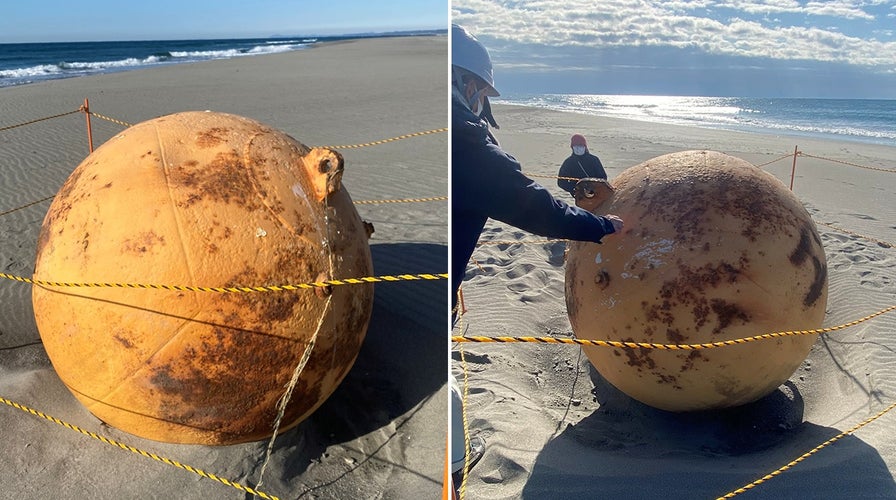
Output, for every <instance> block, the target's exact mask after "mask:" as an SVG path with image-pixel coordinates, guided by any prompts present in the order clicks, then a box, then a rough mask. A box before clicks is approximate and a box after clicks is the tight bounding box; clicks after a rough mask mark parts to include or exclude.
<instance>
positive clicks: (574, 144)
mask: <svg viewBox="0 0 896 500" xmlns="http://www.w3.org/2000/svg"><path fill="white" fill-rule="evenodd" d="M569 147H570V148H571V149H572V154H571V155H569V158H567V159H566V160H564V161H563V165H561V166H560V172H559V173H558V174H557V176H558V179H557V185H558V186H560V189H562V190H564V191H566V192H567V193H569V194H573V190H574V189H575V188H576V183H577V182H578V181H579V179H584V178H586V177H587V178H597V179H604V180H606V179H607V172H606V171H605V170H604V166H603V164H601V162H600V158H598V157H597V156H594V155H593V154H591V152H590V151H588V142H587V141H586V140H585V136H583V135H582V134H575V135H573V136H572V139H571V140H570V141H569Z"/></svg>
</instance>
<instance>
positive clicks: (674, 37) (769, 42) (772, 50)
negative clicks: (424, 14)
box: [452, 0, 896, 71]
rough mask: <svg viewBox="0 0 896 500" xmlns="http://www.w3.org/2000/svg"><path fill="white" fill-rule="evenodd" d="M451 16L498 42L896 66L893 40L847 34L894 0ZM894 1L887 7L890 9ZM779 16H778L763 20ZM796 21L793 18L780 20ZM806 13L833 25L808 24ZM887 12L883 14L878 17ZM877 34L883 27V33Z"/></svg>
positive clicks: (564, 6) (555, 8)
mask: <svg viewBox="0 0 896 500" xmlns="http://www.w3.org/2000/svg"><path fill="white" fill-rule="evenodd" d="M452 3H453V5H452V14H453V16H452V17H453V20H454V22H457V23H459V24H463V25H466V26H467V27H468V28H469V29H470V30H471V31H472V32H473V33H479V34H483V35H488V36H489V37H492V38H493V39H496V40H498V41H500V42H510V43H520V44H537V45H543V46H557V47H564V46H579V47H620V46H641V47H644V46H665V47H678V48H696V49H699V50H702V51H704V52H706V53H709V54H717V55H737V56H746V57H768V58H774V59H788V60H795V59H805V60H815V61H825V62H839V63H847V64H853V65H861V66H870V67H876V68H878V69H880V70H881V71H886V70H889V69H891V67H893V66H896V42H888V41H880V40H877V39H875V38H870V36H871V35H870V33H871V31H873V30H867V31H868V33H869V35H868V36H869V38H863V37H859V36H856V35H847V34H844V33H843V32H841V31H843V30H841V29H839V28H838V27H839V26H840V23H841V22H843V21H844V20H846V21H851V22H855V23H870V22H871V21H872V20H874V16H873V15H872V14H870V13H869V12H870V11H871V10H872V9H870V8H869V7H874V8H876V9H877V11H880V8H879V7H880V6H887V5H889V4H890V3H896V2H892V0H889V1H884V0H871V1H861V0H833V1H826V2H820V1H810V2H807V3H805V4H801V3H799V2H796V1H793V0H765V1H755V0H749V1H748V0H671V1H668V2H663V1H653V2H644V1H637V0H605V1H601V2H594V3H589V2H578V3H570V2H567V1H565V0H517V1H502V2H499V1H488V0H454V1H453V2H452ZM893 8H896V5H894V6H890V9H893ZM769 14H774V15H776V16H779V18H778V19H776V20H775V21H771V20H769V19H765V18H763V16H765V17H767V16H768V15H769ZM783 16H789V17H788V19H791V18H792V19H798V21H792V22H791V23H790V24H788V23H787V22H785V21H784V20H783ZM806 16H814V17H811V19H817V20H819V21H823V22H824V24H825V25H828V26H833V27H832V28H819V27H815V26H810V25H806V24H805V23H806V19H807V17H806ZM881 17H883V16H881ZM879 33H880V32H878V34H879Z"/></svg>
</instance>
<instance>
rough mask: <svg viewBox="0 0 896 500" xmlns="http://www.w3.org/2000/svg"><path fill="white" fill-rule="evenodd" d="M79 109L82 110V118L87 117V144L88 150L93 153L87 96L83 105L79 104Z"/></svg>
mask: <svg viewBox="0 0 896 500" xmlns="http://www.w3.org/2000/svg"><path fill="white" fill-rule="evenodd" d="M81 111H83V112H84V118H86V119H87V146H88V147H89V148H90V152H91V153H93V129H91V128H90V103H89V102H87V98H86V97H85V98H84V105H83V106H81Z"/></svg>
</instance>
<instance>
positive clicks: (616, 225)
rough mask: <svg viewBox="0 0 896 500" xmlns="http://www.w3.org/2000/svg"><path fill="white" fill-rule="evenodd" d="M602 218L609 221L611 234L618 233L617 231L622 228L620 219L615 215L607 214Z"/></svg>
mask: <svg viewBox="0 0 896 500" xmlns="http://www.w3.org/2000/svg"><path fill="white" fill-rule="evenodd" d="M604 217H606V218H607V219H610V222H611V223H612V224H613V232H614V233H618V232H619V231H621V230H622V226H623V223H622V219H620V218H619V217H617V216H615V215H609V214H608V215H604Z"/></svg>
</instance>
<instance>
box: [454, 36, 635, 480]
mask: <svg viewBox="0 0 896 500" xmlns="http://www.w3.org/2000/svg"><path fill="white" fill-rule="evenodd" d="M451 53H452V56H451V58H452V59H451V74H452V75H451V76H452V78H451V80H452V81H451V92H452V96H451V296H452V311H454V310H455V309H456V304H457V293H458V290H459V289H460V285H461V282H462V281H463V279H464V274H465V272H466V267H467V263H468V262H469V260H470V257H471V256H472V255H473V250H474V248H475V247H476V243H477V241H479V236H480V234H481V232H482V229H483V228H484V227H485V223H486V221H487V220H488V219H489V218H492V219H495V220H499V221H501V222H504V223H507V224H510V225H512V226H515V227H518V228H520V229H523V230H526V231H529V232H532V233H535V234H538V235H541V236H547V237H553V238H563V239H570V240H580V241H592V242H597V243H600V241H601V239H602V238H603V237H604V236H606V235H608V234H612V233H614V232H617V231H619V230H621V229H622V219H620V218H619V217H616V216H613V215H607V216H598V215H594V214H592V213H591V212H588V211H587V210H583V209H581V208H578V207H575V206H570V205H568V204H566V203H564V202H562V201H560V200H557V199H556V198H554V197H553V196H552V195H551V193H550V192H548V190H547V189H545V188H544V187H543V186H541V185H539V184H538V183H536V182H534V181H533V180H532V179H530V178H528V177H526V176H525V175H523V173H522V168H521V166H520V163H519V162H518V161H517V160H516V159H515V158H514V157H513V156H511V155H510V154H508V153H507V152H505V151H504V150H503V149H501V146H500V145H499V144H498V141H497V139H495V137H494V135H493V134H492V133H491V131H490V130H489V122H491V121H493V117H490V116H489V120H486V119H484V118H485V117H483V116H482V114H483V112H488V110H490V106H489V104H488V98H489V97H495V96H499V95H500V94H499V93H498V90H497V89H496V88H495V81H494V77H493V73H492V61H491V57H490V56H489V53H488V50H487V49H486V48H485V46H484V45H482V43H481V42H480V41H479V40H477V39H476V37H474V36H473V35H471V34H470V32H469V31H467V30H466V29H464V28H463V27H461V26H458V25H456V24H452V25H451ZM454 387H456V385H454ZM451 394H452V416H451V417H452V450H451V452H452V459H453V461H452V465H453V466H455V467H457V466H458V464H459V465H460V466H461V467H462V466H463V462H464V456H465V454H466V453H479V454H480V455H481V453H482V448H481V447H480V448H479V449H478V450H477V449H471V450H466V449H465V446H464V444H463V443H464V441H463V420H462V408H463V406H462V404H461V401H460V395H459V391H457V390H452V391H451ZM458 436H459V439H458ZM456 443H459V444H456ZM477 443H478V444H479V445H482V444H483V443H482V442H481V440H479V441H477ZM458 460H459V462H458ZM454 470H457V469H454Z"/></svg>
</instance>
